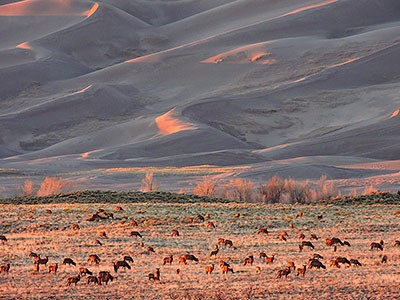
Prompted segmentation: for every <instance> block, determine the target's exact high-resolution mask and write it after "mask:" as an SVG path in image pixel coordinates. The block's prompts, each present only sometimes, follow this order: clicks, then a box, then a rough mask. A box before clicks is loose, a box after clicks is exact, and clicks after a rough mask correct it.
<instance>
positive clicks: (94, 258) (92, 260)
mask: <svg viewBox="0 0 400 300" xmlns="http://www.w3.org/2000/svg"><path fill="white" fill-rule="evenodd" d="M88 261H90V263H95V264H96V265H98V264H100V261H101V260H100V257H98V256H97V254H90V255H89V258H88Z"/></svg>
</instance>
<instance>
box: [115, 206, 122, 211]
mask: <svg viewBox="0 0 400 300" xmlns="http://www.w3.org/2000/svg"><path fill="white" fill-rule="evenodd" d="M115 211H124V209H123V208H122V207H121V206H117V207H116V208H115Z"/></svg>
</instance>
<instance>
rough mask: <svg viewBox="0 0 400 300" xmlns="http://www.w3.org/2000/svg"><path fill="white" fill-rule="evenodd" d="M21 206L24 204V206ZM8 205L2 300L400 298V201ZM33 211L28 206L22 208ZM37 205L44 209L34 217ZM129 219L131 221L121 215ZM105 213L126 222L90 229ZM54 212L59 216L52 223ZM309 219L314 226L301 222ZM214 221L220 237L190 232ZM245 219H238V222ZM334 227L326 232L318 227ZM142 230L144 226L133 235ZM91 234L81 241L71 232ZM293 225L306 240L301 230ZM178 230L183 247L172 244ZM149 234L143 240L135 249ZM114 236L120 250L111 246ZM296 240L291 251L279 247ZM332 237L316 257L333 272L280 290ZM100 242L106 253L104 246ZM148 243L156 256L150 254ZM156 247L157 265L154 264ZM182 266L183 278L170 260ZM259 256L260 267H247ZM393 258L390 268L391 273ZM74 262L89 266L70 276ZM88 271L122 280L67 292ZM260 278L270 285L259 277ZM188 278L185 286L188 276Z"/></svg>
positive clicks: (3, 215) (3, 213)
mask: <svg viewBox="0 0 400 300" xmlns="http://www.w3.org/2000/svg"><path fill="white" fill-rule="evenodd" d="M12 200H14V201H15V202H13V201H12ZM3 203H20V205H12V204H2V205H0V220H1V221H0V234H4V235H5V236H6V237H7V238H8V242H7V243H5V244H4V245H1V244H0V248H1V252H0V264H1V265H3V264H6V263H10V264H11V270H10V272H9V273H8V274H5V273H1V274H0V298H46V299H48V298H54V299H63V298H73V297H74V298H85V299H133V298H134V299H267V298H271V299H280V298H282V299H294V298H296V299H327V298H333V299H371V298H372V299H375V298H382V299H383V298H388V299H394V298H399V297H400V292H399V290H398V285H399V283H400V276H399V275H400V271H399V263H400V248H398V247H394V246H393V243H394V241H395V240H399V239H400V226H399V225H400V222H399V216H400V205H399V200H398V195H391V194H379V195H374V196H368V197H360V198H359V199H358V200H357V199H354V198H352V199H342V200H337V201H331V202H324V203H321V204H313V205H283V204H280V205H261V204H246V203H235V202H227V200H223V199H217V200H214V199H208V198H201V197H194V196H185V195H176V194H169V193H148V194H142V193H133V192H132V193H114V192H77V193H73V194H68V195H58V196H52V197H44V198H36V197H32V198H18V199H7V200H3ZM22 203H24V204H22ZM31 204H35V205H31ZM117 207H122V208H123V211H117ZM99 208H103V209H105V210H106V211H109V212H112V213H113V214H114V219H107V220H101V221H98V222H89V221H87V220H86V219H87V218H88V217H89V216H91V215H92V214H94V213H95V212H96V211H97V210H98V209H99ZM46 210H50V211H51V213H50V212H49V211H47V212H46ZM298 211H302V212H303V213H304V217H302V218H296V215H297V213H298ZM207 213H208V214H210V219H209V220H208V221H213V222H214V223H215V225H216V228H214V229H213V228H208V227H207V226H206V224H207V220H206V222H194V223H192V222H189V221H188V217H191V216H192V217H196V216H197V215H198V214H201V215H203V216H205V215H206V214H207ZM236 213H239V214H240V215H239V216H238V217H235V214H236ZM318 215H322V216H323V218H322V220H320V221H319V220H318V218H317V216H318ZM131 220H136V221H137V222H138V226H137V227H132V225H131V224H130V221H131ZM72 224H79V226H80V228H81V229H80V230H77V231H75V230H73V229H72V227H71V225H72ZM290 224H293V227H294V228H291V227H290ZM259 227H267V228H268V230H269V234H268V235H262V234H256V231H257V228H259ZM173 229H177V230H179V232H180V236H179V237H173V236H171V231H172V230H173ZM132 230H135V231H139V232H140V233H141V234H142V235H143V239H140V238H135V237H130V232H131V231H132ZM101 231H105V232H106V233H107V236H108V238H107V239H106V238H100V237H99V236H98V233H99V232H101ZM282 231H287V232H288V234H289V238H288V240H287V241H286V242H284V241H281V240H279V239H278V238H277V237H278V235H279V234H280V233H281V232H282ZM300 232H301V233H304V234H305V235H306V240H310V234H311V233H314V234H316V235H317V236H319V237H321V238H320V239H319V240H317V241H312V243H313V244H314V245H315V252H316V253H318V254H320V255H322V256H323V257H324V259H322V262H323V263H324V264H325V265H327V269H326V270H315V269H311V270H307V273H306V276H305V278H302V277H296V276H294V275H295V274H290V275H289V277H288V278H287V280H285V279H283V280H282V279H281V280H280V279H276V278H275V277H276V272H277V270H278V269H281V268H283V267H284V266H286V264H287V261H288V260H291V261H294V262H295V263H296V265H297V266H301V265H302V264H306V263H307V260H308V258H309V257H310V256H311V255H312V254H313V251H310V250H304V251H303V252H299V251H298V244H299V242H300V240H299V239H298V235H299V233H300ZM333 236H335V237H339V238H341V239H342V240H347V241H349V242H350V244H351V247H338V250H337V252H336V253H335V252H333V250H332V248H331V247H327V246H326V245H325V242H324V239H325V238H331V237H333ZM219 237H222V238H226V239H230V240H232V241H233V244H234V247H232V248H229V247H224V246H221V250H220V252H219V253H218V254H217V257H216V258H214V257H213V258H210V256H209V254H210V251H211V250H212V249H213V248H214V244H216V243H217V240H218V238H219ZM95 239H100V241H101V242H102V244H103V246H99V245H95V244H94V243H93V241H94V240H95ZM381 239H383V240H384V241H385V245H384V251H383V252H382V251H379V252H378V251H370V250H369V244H370V243H371V242H378V241H379V240H381ZM141 241H143V242H144V247H141V246H140V245H139V243H140V242H141ZM147 246H152V247H153V248H154V249H155V253H151V254H146V253H145V250H146V247H147ZM29 251H35V252H37V253H40V254H41V256H42V257H45V256H48V257H49V263H55V262H58V263H59V273H58V274H57V275H54V274H48V273H47V268H45V267H44V266H43V267H41V270H40V272H39V273H33V262H32V259H31V258H29V257H28V254H29ZM262 251H263V252H265V253H266V254H267V255H268V256H271V255H273V254H275V255H276V261H275V262H274V263H273V264H270V265H267V264H266V263H265V261H264V260H262V259H259V257H258V255H259V253H260V252H262ZM92 253H96V254H98V255H99V256H100V258H101V260H102V261H101V263H100V265H98V266H96V265H90V263H89V262H87V257H88V255H89V254H92ZM186 253H191V254H194V255H195V256H197V257H198V258H199V263H198V264H194V263H191V262H189V263H188V265H178V263H177V258H178V256H180V255H183V254H186ZM123 255H131V256H132V257H133V259H134V263H132V264H131V266H132V269H131V270H127V271H123V270H122V271H119V272H118V273H114V271H113V268H112V261H115V260H121V259H122V256H123ZM169 255H173V256H174V262H173V263H172V265H171V266H169V265H163V258H164V257H167V256H169ZM248 255H254V257H255V263H254V265H253V266H248V265H246V266H244V265H243V260H244V258H245V257H247V256H248ZM382 255H387V257H388V263H387V264H381V263H380V260H381V257H382ZM336 256H344V257H347V258H348V259H350V258H355V259H358V260H359V261H360V262H361V263H362V264H363V266H362V267H358V268H357V267H344V266H342V267H341V268H340V269H333V268H329V266H328V261H329V260H330V259H332V258H334V257H336ZM65 257H70V258H72V259H74V260H75V262H77V266H76V267H74V266H66V265H62V264H61V262H62V260H63V258H65ZM220 259H223V260H225V261H227V262H229V263H230V265H231V266H232V267H233V269H234V271H235V273H233V274H229V275H223V274H221V271H220V268H219V266H218V261H219V260H220ZM211 263H214V264H216V266H215V270H214V272H213V274H212V275H211V276H210V275H206V274H205V273H204V267H205V266H207V265H209V264H211ZM79 266H85V267H87V268H89V269H90V270H92V271H93V273H97V272H98V271H100V270H108V271H112V274H113V275H115V276H116V277H117V280H115V281H114V282H112V283H110V284H109V285H108V286H105V285H102V286H88V285H87V284H86V281H85V279H82V281H80V282H79V283H78V285H77V286H76V287H75V286H72V287H67V286H66V279H67V278H68V277H70V276H74V275H77V274H78V267H79ZM256 266H260V267H261V274H256V271H255V268H256ZM158 267H159V268H160V269H161V281H160V282H149V281H148V280H147V274H148V273H150V272H154V271H155V268H158ZM177 268H179V269H180V273H179V274H176V269H177Z"/></svg>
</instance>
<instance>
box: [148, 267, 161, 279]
mask: <svg viewBox="0 0 400 300" xmlns="http://www.w3.org/2000/svg"><path fill="white" fill-rule="evenodd" d="M149 280H158V281H160V268H156V272H155V273H150V274H149Z"/></svg>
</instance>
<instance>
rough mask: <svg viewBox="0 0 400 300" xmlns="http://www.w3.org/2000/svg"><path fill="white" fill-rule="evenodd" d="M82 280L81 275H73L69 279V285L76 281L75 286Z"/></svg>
mask: <svg viewBox="0 0 400 300" xmlns="http://www.w3.org/2000/svg"><path fill="white" fill-rule="evenodd" d="M80 280H81V275H79V274H78V275H77V276H72V277H69V278H68V279H67V285H68V286H70V285H71V284H72V283H75V286H76V284H77V283H78V282H79V281H80Z"/></svg>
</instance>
